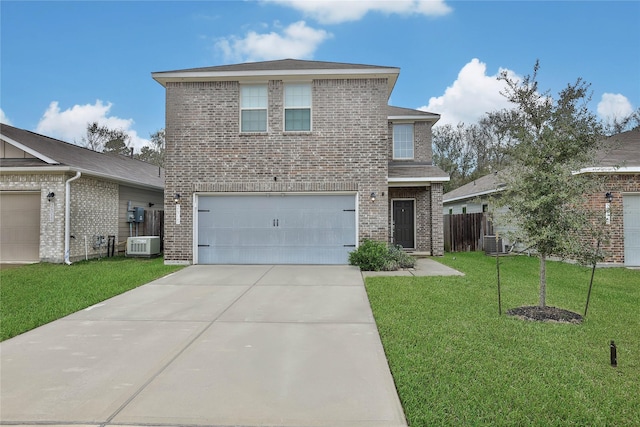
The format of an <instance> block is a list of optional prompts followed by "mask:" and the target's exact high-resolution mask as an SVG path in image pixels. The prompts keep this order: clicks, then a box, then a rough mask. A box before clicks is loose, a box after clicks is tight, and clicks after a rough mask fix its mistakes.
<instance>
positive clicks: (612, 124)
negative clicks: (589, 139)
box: [604, 108, 640, 135]
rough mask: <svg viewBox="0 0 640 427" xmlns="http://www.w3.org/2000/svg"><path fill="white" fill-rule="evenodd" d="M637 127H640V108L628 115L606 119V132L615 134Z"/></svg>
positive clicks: (606, 133)
mask: <svg viewBox="0 0 640 427" xmlns="http://www.w3.org/2000/svg"><path fill="white" fill-rule="evenodd" d="M637 127H640V108H638V109H637V110H635V111H634V112H633V113H631V114H629V115H628V116H625V117H621V118H617V117H616V118H613V119H608V120H606V122H605V124H604V134H605V135H615V134H617V133H622V132H624V131H627V130H631V129H635V128H637Z"/></svg>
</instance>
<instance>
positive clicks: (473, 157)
mask: <svg viewBox="0 0 640 427" xmlns="http://www.w3.org/2000/svg"><path fill="white" fill-rule="evenodd" d="M511 114H512V112H511V111H508V110H504V111H496V112H493V113H488V114H486V115H485V116H484V117H483V118H482V119H480V121H479V122H478V123H476V124H472V125H465V124H464V123H459V124H458V125H457V126H456V127H453V126H451V125H449V124H447V125H444V126H438V127H436V128H434V129H433V162H434V164H436V165H437V166H439V167H440V168H441V169H442V170H444V171H445V172H447V173H448V174H449V175H450V177H451V180H450V181H449V182H448V183H447V184H445V189H444V190H445V192H447V191H450V190H453V189H455V188H457V187H459V186H461V185H464V184H466V183H468V182H471V181H473V180H474V179H477V178H479V177H481V176H484V175H486V174H488V173H490V172H495V171H499V170H502V169H504V168H505V166H506V165H507V164H508V163H509V156H508V150H509V149H510V148H512V147H513V145H514V144H515V143H516V142H517V141H515V140H514V138H513V137H512V136H511V134H510V133H509V131H508V124H509V123H510V122H511V117H510V116H511Z"/></svg>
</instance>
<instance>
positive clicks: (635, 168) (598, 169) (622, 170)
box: [571, 166, 640, 175]
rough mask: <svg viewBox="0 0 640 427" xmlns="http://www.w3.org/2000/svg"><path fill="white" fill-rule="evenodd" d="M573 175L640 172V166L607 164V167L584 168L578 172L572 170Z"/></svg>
mask: <svg viewBox="0 0 640 427" xmlns="http://www.w3.org/2000/svg"><path fill="white" fill-rule="evenodd" d="M571 173H572V174H573V175H579V174H582V173H640V166H623V167H615V166H607V167H592V168H582V169H580V170H579V171H577V172H571Z"/></svg>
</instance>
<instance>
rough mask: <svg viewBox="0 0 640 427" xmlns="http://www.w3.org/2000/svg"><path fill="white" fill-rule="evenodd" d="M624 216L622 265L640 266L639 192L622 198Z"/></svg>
mask: <svg viewBox="0 0 640 427" xmlns="http://www.w3.org/2000/svg"><path fill="white" fill-rule="evenodd" d="M622 203H623V218H624V265H627V266H640V194H633V195H625V196H623V198H622Z"/></svg>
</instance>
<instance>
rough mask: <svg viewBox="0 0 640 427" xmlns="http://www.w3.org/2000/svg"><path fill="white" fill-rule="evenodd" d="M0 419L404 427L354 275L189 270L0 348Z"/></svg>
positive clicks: (330, 270) (342, 271)
mask: <svg viewBox="0 0 640 427" xmlns="http://www.w3.org/2000/svg"><path fill="white" fill-rule="evenodd" d="M0 387H1V388H0V421H1V422H2V423H8V424H20V425H36V424H38V425H42V424H57V425H74V426H76V427H77V426H83V425H86V426H108V425H121V426H122V425H127V426H142V425H144V426H152V425H161V426H177V425H192V426H201V425H208V426H231V425H233V426H298V427H304V426H336V427H339V426H345V427H347V426H359V427H364V426H372V427H375V426H385V427H395V426H406V422H405V419H404V414H403V412H402V407H401V405H400V402H399V399H398V396H397V393H396V390H395V387H394V383H393V378H392V377H391V374H390V372H389V368H388V365H387V361H386V358H385V355H384V352H383V349H382V345H381V343H380V338H379V336H378V331H377V329H376V325H375V323H374V320H373V316H372V313H371V309H370V307H369V302H368V299H367V295H366V292H365V289H364V286H363V280H362V275H361V274H360V271H359V270H358V269H357V268H356V267H349V266H191V267H188V268H186V269H184V270H181V271H180V272H177V273H174V274H173V275H170V276H167V277H165V278H162V279H160V280H157V281H155V282H152V283H150V284H147V285H145V286H142V287H139V288H137V289H135V290H132V291H130V292H128V293H126V294H123V295H120V296H117V297H115V298H112V299H110V300H107V301H105V302H103V303H100V304H97V305H95V306H93V307H89V308H87V309H85V310H83V311H80V312H78V313H75V314H73V315H71V316H68V317H66V318H64V319H61V320H58V321H55V322H52V323H50V324H48V325H45V326H43V327H40V328H38V329H35V330H33V331H30V332H27V333H25V334H22V335H20V336H18V337H15V338H12V339H10V340H7V341H5V342H3V343H2V344H1V377H0Z"/></svg>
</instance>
